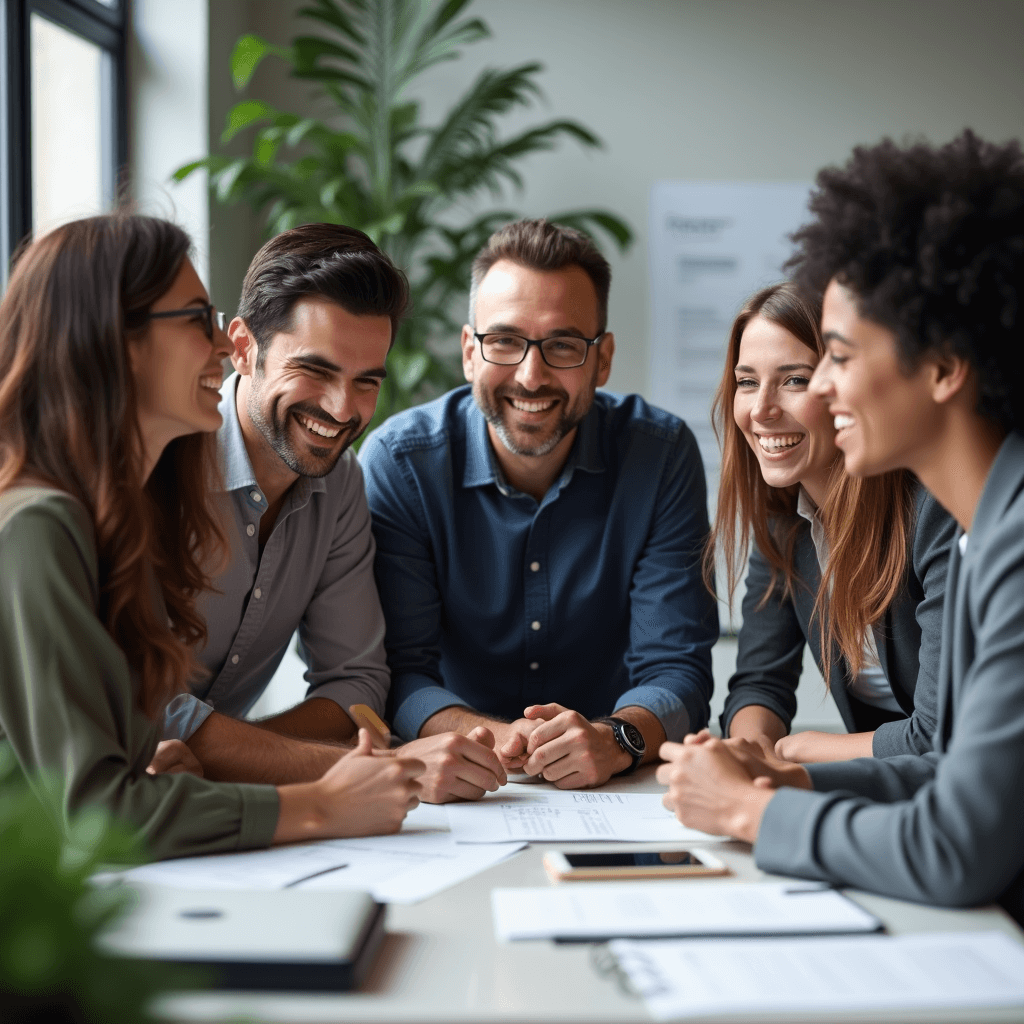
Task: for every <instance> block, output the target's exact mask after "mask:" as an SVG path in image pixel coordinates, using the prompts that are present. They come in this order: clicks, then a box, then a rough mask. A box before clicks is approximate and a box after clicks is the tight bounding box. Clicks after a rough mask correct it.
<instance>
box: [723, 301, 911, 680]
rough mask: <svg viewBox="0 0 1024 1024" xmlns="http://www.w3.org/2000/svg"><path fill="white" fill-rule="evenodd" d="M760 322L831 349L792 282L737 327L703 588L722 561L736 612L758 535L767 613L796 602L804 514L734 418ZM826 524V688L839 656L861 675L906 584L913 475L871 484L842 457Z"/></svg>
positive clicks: (888, 476) (818, 612) (728, 365)
mask: <svg viewBox="0 0 1024 1024" xmlns="http://www.w3.org/2000/svg"><path fill="white" fill-rule="evenodd" d="M755 317H762V318H763V319H765V320H768V321H769V322H771V323H773V324H777V325H778V326H779V327H782V328H783V329H785V330H787V331H788V332H789V333H790V334H792V335H793V336H794V337H795V338H796V339H797V340H798V341H800V342H802V343H803V344H804V345H806V346H807V347H808V348H809V349H810V350H811V351H812V352H814V353H815V355H816V357H817V359H821V357H822V356H823V355H824V353H825V346H824V344H823V342H822V340H821V330H820V327H819V324H820V322H821V308H820V306H819V305H816V304H814V303H811V302H809V301H808V300H807V299H806V298H805V297H804V296H803V295H802V294H801V293H800V292H799V291H798V290H797V289H796V287H795V286H794V285H793V284H792V283H790V282H784V283H782V284H775V285H771V286H769V287H768V288H763V289H762V290H761V291H759V292H757V293H756V294H754V295H752V296H751V297H750V298H749V299H748V300H747V301H746V303H745V304H744V306H743V309H742V310H740V313H739V315H738V316H737V317H736V320H735V322H734V323H733V325H732V331H731V333H730V335H729V345H728V350H727V354H726V361H725V369H724V371H723V373H722V380H721V383H720V384H719V385H718V390H717V391H716V392H715V397H714V401H713V403H712V406H711V419H712V424H713V426H714V428H715V434H716V436H717V437H718V442H719V444H720V445H721V448H722V470H721V478H720V481H719V485H718V507H717V510H716V513H715V521H714V525H713V527H712V529H711V534H710V536H709V538H708V543H707V545H706V547H705V549H704V579H705V582H706V583H707V584H708V586H709V587H710V588H711V589H712V591H713V589H714V578H715V568H716V560H717V555H716V552H720V553H721V555H722V561H723V562H724V565H725V572H726V580H727V586H728V594H729V602H730V604H731V603H732V597H733V594H734V593H735V591H736V584H737V582H738V581H739V575H740V573H741V572H742V571H743V566H744V564H745V563H746V559H747V555H748V553H749V550H750V542H751V535H753V540H754V543H756V544H757V547H758V549H759V550H760V552H761V553H762V554H763V555H764V557H765V559H766V561H767V562H768V565H769V567H770V568H771V582H770V585H769V587H768V590H767V591H766V592H765V594H764V596H763V597H762V599H761V602H760V604H759V605H758V607H759V608H760V607H763V605H764V604H765V603H766V602H767V601H768V599H769V598H770V597H771V595H772V593H774V592H775V589H776V588H777V587H780V586H781V588H782V597H783V599H785V598H787V597H790V596H791V595H792V593H793V588H794V586H795V585H796V582H797V580H796V575H795V568H794V549H795V545H796V537H797V531H798V528H799V525H800V520H799V518H798V517H797V512H796V506H797V497H798V495H799V487H798V486H796V485H794V486H793V487H786V488H779V487H769V486H768V484H767V483H765V480H764V477H763V476H762V474H761V467H760V464H759V463H758V461H757V456H756V455H755V454H754V452H753V451H752V450H751V448H750V445H749V444H748V443H747V439H746V438H745V437H744V436H743V433H742V431H741V430H740V429H739V427H738V426H737V425H736V421H735V419H734V418H733V412H732V410H733V401H734V399H735V396H736V376H735V370H734V368H735V366H736V364H737V363H738V362H739V352H740V341H741V339H742V337H743V331H744V330H745V328H746V326H747V324H749V323H750V321H751V320H753V319H754V318H755ZM818 514H819V516H820V518H821V522H822V525H823V527H824V529H825V537H826V538H827V540H828V547H829V555H828V564H827V565H826V566H825V568H824V569H823V571H822V575H821V585H820V587H819V588H818V593H817V595H816V596H815V603H814V618H816V619H818V621H819V623H820V629H821V651H822V659H823V662H824V673H823V674H824V676H825V683H826V685H828V684H829V682H830V678H831V668H832V660H833V659H832V651H833V649H834V648H838V650H839V653H840V655H841V656H842V657H843V658H844V659H845V660H846V662H847V665H848V666H849V670H850V673H851V675H856V674H857V673H858V672H859V671H860V668H861V666H862V664H863V658H864V638H865V635H866V633H867V630H868V629H869V628H870V627H871V625H872V624H873V623H875V622H877V621H878V620H879V619H881V617H882V616H883V615H884V614H885V610H886V608H888V607H889V605H890V604H891V603H892V601H893V599H894V598H895V597H896V594H897V593H898V592H899V589H900V587H901V585H902V583H903V580H904V577H905V575H906V571H907V558H908V554H909V550H910V531H911V528H912V525H913V516H914V479H913V477H912V476H911V474H910V473H908V472H906V471H905V470H898V471H896V472H893V473H885V474H883V475H881V476H877V477H871V478H866V479H858V478H856V477H851V476H848V475H847V474H846V473H845V472H844V470H843V463H842V457H841V454H840V452H839V450H838V449H837V450H836V459H835V462H834V463H833V466H832V471H831V475H830V477H829V481H828V488H827V491H826V494H825V500H824V502H823V503H822V506H821V508H820V509H819V510H818Z"/></svg>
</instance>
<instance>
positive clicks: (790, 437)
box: [757, 434, 804, 452]
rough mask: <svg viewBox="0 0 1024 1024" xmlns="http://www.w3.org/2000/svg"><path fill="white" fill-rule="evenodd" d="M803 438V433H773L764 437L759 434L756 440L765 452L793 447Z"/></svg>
mask: <svg viewBox="0 0 1024 1024" xmlns="http://www.w3.org/2000/svg"><path fill="white" fill-rule="evenodd" d="M803 439H804V435H803V434H774V435H772V436H771V437H766V436H764V435H763V434H762V435H759V436H758V438H757V440H758V443H759V444H760V445H761V447H762V448H763V449H764V450H765V451H766V452H780V451H783V450H784V449H786V448H793V447H794V446H795V445H798V444H799V443H800V442H801V441H802V440H803Z"/></svg>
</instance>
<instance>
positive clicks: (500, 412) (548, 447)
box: [473, 382, 596, 458]
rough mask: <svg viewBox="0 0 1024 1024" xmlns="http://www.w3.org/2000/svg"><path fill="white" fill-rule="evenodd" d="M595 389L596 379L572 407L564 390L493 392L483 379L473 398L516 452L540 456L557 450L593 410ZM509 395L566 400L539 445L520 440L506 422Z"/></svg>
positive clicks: (524, 429)
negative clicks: (483, 382)
mask: <svg viewBox="0 0 1024 1024" xmlns="http://www.w3.org/2000/svg"><path fill="white" fill-rule="evenodd" d="M595 390H596V388H595V386H594V384H593V382H592V383H591V387H590V388H589V389H588V390H585V391H583V392H581V393H580V395H579V397H578V398H577V400H576V403H575V405H572V406H569V405H567V404H566V401H565V400H566V399H567V397H568V396H567V394H566V392H564V391H562V392H551V391H541V392H537V393H535V394H532V395H531V394H530V393H529V392H528V391H523V390H521V389H517V388H502V389H501V391H500V392H497V391H496V392H490V391H485V390H484V388H483V386H482V385H481V384H480V383H479V382H474V383H473V398H474V399H475V401H476V404H477V407H478V408H479V409H480V411H481V412H482V413H483V415H484V419H485V420H487V422H488V423H489V424H490V425H491V426H492V427H493V428H494V432H495V433H496V434H497V435H498V438H499V439H500V440H501V443H502V444H503V445H504V446H505V447H506V448H507V449H508V450H509V451H510V452H511V453H512V454H513V455H520V456H525V457H528V458H540V457H542V456H544V455H547V454H549V453H550V452H553V451H554V450H555V449H556V448H557V447H558V445H559V444H560V443H561V442H562V440H563V439H564V438H566V437H567V436H568V435H569V434H570V433H572V431H573V430H575V429H576V427H577V426H579V424H580V423H581V422H582V420H583V419H584V417H585V416H586V415H587V413H588V412H590V407H591V405H593V403H594V391H595ZM506 398H519V399H522V400H523V401H527V402H531V401H543V400H544V399H545V398H557V399H559V400H560V401H561V403H562V405H561V410H562V411H561V415H560V416H559V418H558V422H557V423H556V424H555V426H554V428H553V429H552V431H551V433H550V434H549V435H548V436H547V437H545V438H543V439H541V440H539V441H538V442H537V443H536V444H529V443H526V444H524V443H523V442H522V441H521V440H517V438H516V435H515V434H514V433H513V432H512V431H511V430H510V429H509V427H508V425H507V423H506V422H505V416H506V415H508V406H507V405H506V404H505V399H506ZM519 429H520V431H521V432H522V433H525V434H533V433H539V430H540V428H538V427H529V426H526V427H520V428H519Z"/></svg>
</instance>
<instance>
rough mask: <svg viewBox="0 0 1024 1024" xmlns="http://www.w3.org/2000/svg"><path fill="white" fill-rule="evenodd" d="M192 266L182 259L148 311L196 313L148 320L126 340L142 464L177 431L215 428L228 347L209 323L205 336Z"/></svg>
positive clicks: (201, 291) (203, 297) (201, 296)
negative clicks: (142, 330) (167, 287)
mask: <svg viewBox="0 0 1024 1024" xmlns="http://www.w3.org/2000/svg"><path fill="white" fill-rule="evenodd" d="M209 301H210V300H209V297H208V296H207V294H206V289H205V288H204V287H203V285H202V282H201V281H200V280H199V275H198V274H196V272H195V268H194V267H193V266H192V264H191V262H189V260H188V259H186V260H185V261H184V262H183V263H182V265H181V268H180V269H179V271H178V274H177V276H176V277H175V279H174V283H173V284H172V285H171V287H170V290H169V291H167V292H166V293H165V294H164V295H162V296H161V297H160V298H159V299H158V300H157V301H156V302H154V303H153V306H152V309H151V310H150V312H152V313H162V312H165V311H168V310H176V309H187V308H189V307H191V306H195V307H196V315H195V316H194V317H189V316H187V315H185V316H180V317H177V316H176V317H168V318H167V319H160V320H150V321H149V323H148V325H147V328H146V333H145V334H144V335H143V337H142V338H140V339H139V340H138V341H130V342H129V345H128V352H129V359H130V362H131V367H132V374H133V376H134V378H135V386H136V394H137V404H138V416H139V426H140V428H141V431H142V437H143V441H144V444H145V446H146V464H147V465H149V466H152V465H155V464H156V461H157V459H159V457H160V453H161V452H162V451H163V449H164V448H165V447H166V446H167V445H168V444H169V443H170V442H171V441H173V440H174V439H175V438H176V437H181V436H183V435H185V434H195V433H198V432H200V431H212V430H216V429H217V428H218V427H219V426H220V425H221V415H220V413H219V412H218V411H217V405H218V403H219V402H220V394H219V393H218V389H219V388H220V385H221V378H222V376H223V371H222V369H221V360H222V359H223V358H224V357H225V356H226V355H228V353H229V352H230V351H231V346H230V344H229V343H228V339H227V336H226V335H225V334H224V332H223V331H221V330H218V329H217V325H216V324H214V325H213V338H212V340H211V339H210V338H208V337H207V336H206V316H205V313H204V312H203V311H202V308H201V307H203V306H204V305H206V304H207V303H208V302H209Z"/></svg>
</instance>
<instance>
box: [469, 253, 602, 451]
mask: <svg viewBox="0 0 1024 1024" xmlns="http://www.w3.org/2000/svg"><path fill="white" fill-rule="evenodd" d="M475 314H476V315H475V319H476V324H475V330H476V331H478V332H479V333H481V334H488V333H493V332H500V331H507V332H508V333H510V334H518V335H520V336H521V337H524V338H534V339H538V340H540V339H543V338H551V337H555V336H557V335H566V336H570V337H575V338H593V337H594V336H595V335H596V334H597V332H598V330H599V328H600V326H601V325H600V323H599V322H598V305H597V292H596V290H595V289H594V285H593V282H592V281H591V280H590V278H589V277H588V276H587V274H586V272H585V271H584V270H582V269H581V268H580V267H576V266H571V267H565V268H563V269H561V270H532V269H530V268H528V267H522V266H519V265H518V264H516V263H512V262H511V261H509V260H499V261H498V262H497V263H495V264H494V266H493V267H491V269H490V270H488V271H487V273H486V274H485V275H484V278H483V280H482V281H481V282H480V285H479V288H478V290H477V295H476V307H475ZM473 331H474V327H472V326H469V325H467V326H465V327H464V328H463V329H462V368H463V372H464V373H465V375H466V380H468V381H470V382H471V383H472V385H473V397H474V398H475V399H476V403H477V405H478V406H479V408H480V411H481V412H482V413H483V414H484V417H485V418H486V420H487V423H488V429H489V433H490V437H491V443H492V445H494V446H495V450H496V452H498V454H499V458H500V456H501V450H502V448H504V449H505V450H506V451H507V452H509V453H511V454H512V455H515V456H526V457H532V458H541V457H545V456H551V457H552V458H553V459H558V458H563V457H564V456H565V455H567V454H568V451H569V448H570V447H571V445H572V439H573V437H574V432H575V429H576V426H577V424H578V423H579V422H580V421H581V420H582V419H583V417H584V416H586V414H587V413H588V412H589V411H590V406H591V404H592V403H593V401H594V391H595V389H596V388H598V387H601V386H602V385H604V384H605V383H606V382H607V380H608V375H609V373H610V372H611V363H612V355H613V353H614V348H615V339H614V338H613V337H612V335H611V334H606V335H605V336H604V338H603V339H602V341H601V342H600V343H598V344H597V345H593V346H591V349H590V350H588V352H587V359H586V362H584V364H583V365H582V366H578V367H574V368H572V369H568V370H566V369H554V368H553V367H550V366H548V365H547V364H546V363H545V362H544V360H543V359H542V357H541V353H540V349H539V347H538V346H536V345H531V346H530V348H529V349H528V350H527V354H526V358H525V359H524V360H523V361H522V362H521V363H519V364H518V365H516V366H496V365H494V364H492V363H488V362H485V361H484V359H483V357H482V356H481V354H480V346H479V344H478V343H477V342H476V340H475V339H474V337H473Z"/></svg>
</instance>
